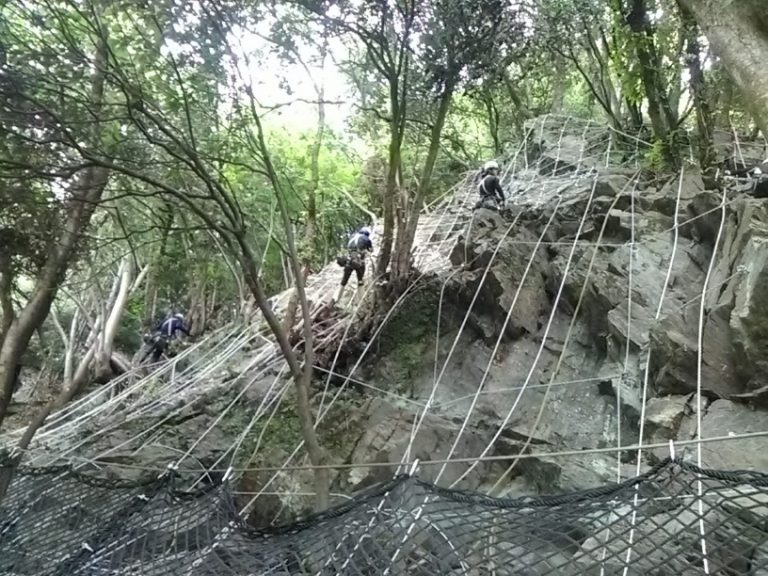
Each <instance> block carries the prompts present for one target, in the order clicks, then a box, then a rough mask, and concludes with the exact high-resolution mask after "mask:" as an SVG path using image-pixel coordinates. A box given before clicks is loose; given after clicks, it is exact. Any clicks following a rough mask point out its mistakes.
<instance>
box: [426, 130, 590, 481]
mask: <svg viewBox="0 0 768 576" xmlns="http://www.w3.org/2000/svg"><path fill="white" fill-rule="evenodd" d="M587 126H589V123H588V124H587ZM560 138H561V139H562V132H561V135H560ZM582 141H584V140H583V139H582ZM581 162H582V157H581V155H580V157H579V164H578V165H577V171H578V169H579V168H580V167H581ZM596 187H597V176H596V175H595V176H594V177H593V182H592V187H591V189H590V194H589V198H588V200H587V204H586V207H585V210H584V213H583V215H582V218H581V220H580V222H579V228H578V231H577V232H576V234H575V240H577V239H578V238H579V236H580V235H581V231H582V230H583V227H584V223H585V222H586V219H587V216H588V214H589V208H590V206H591V204H592V199H593V197H594V194H595V188H596ZM561 202H562V194H561V195H559V196H558V201H557V204H556V205H555V207H554V209H553V211H552V215H551V216H550V219H549V220H548V221H547V225H546V226H545V228H544V230H543V231H542V234H541V236H540V237H539V239H543V238H544V237H545V234H546V232H547V230H548V228H549V226H550V225H551V223H552V221H553V219H554V217H555V214H556V213H557V211H558V209H559V207H560V204H561ZM538 248H539V246H538V245H537V246H536V247H535V248H534V250H533V252H532V254H531V258H530V259H529V260H528V263H527V265H526V269H525V272H524V273H523V277H522V278H521V279H520V283H519V285H518V288H517V290H516V292H515V296H514V298H513V303H512V304H511V305H510V309H509V312H508V313H507V316H506V318H505V319H504V324H503V326H502V328H501V330H500V331H499V336H498V337H497V339H496V344H495V346H494V349H493V352H492V354H491V357H490V359H489V361H488V364H487V365H486V368H485V371H484V373H483V378H482V379H481V381H480V384H479V386H478V389H477V392H476V394H475V398H474V399H473V401H472V404H471V406H470V408H469V410H468V412H467V415H466V417H465V418H464V421H463V422H462V425H461V428H460V429H459V433H458V434H457V436H456V439H455V440H454V442H453V444H452V445H451V449H450V451H449V454H448V459H450V457H451V456H452V455H453V453H454V451H455V449H456V447H457V446H458V443H459V441H460V440H461V437H462V436H463V434H464V431H465V430H466V427H467V424H468V423H469V419H470V417H471V414H472V412H473V411H474V409H475V406H476V404H477V399H478V398H479V392H480V390H481V388H482V386H483V385H484V383H485V380H486V378H487V376H488V374H489V372H490V368H491V363H492V362H493V359H494V358H495V357H496V354H497V352H498V348H499V346H500V344H501V340H502V338H503V336H504V332H505V330H506V327H507V325H508V323H509V320H510V318H511V314H512V311H513V310H514V306H515V304H516V303H517V298H518V297H519V294H520V291H521V290H522V287H523V284H524V283H525V279H526V278H527V276H528V272H529V271H530V267H531V264H532V263H533V259H534V257H535V255H536V252H537V251H538ZM575 250H576V242H574V244H573V245H572V247H571V251H570V254H569V257H568V261H567V263H566V267H565V270H564V272H563V279H562V281H561V284H560V288H559V290H558V294H557V297H556V298H555V301H554V303H553V305H552V313H551V314H550V317H549V321H548V322H547V327H546V329H545V331H544V336H543V337H542V341H541V345H540V346H539V349H538V352H537V354H536V358H535V359H534V361H533V364H532V365H531V369H530V371H529V372H528V375H527V376H526V379H525V381H524V382H523V385H522V387H521V389H520V391H519V392H518V394H517V397H516V399H515V401H514V403H513V405H512V408H511V409H510V410H509V411H508V413H507V415H506V417H505V418H504V421H503V423H502V424H501V426H499V428H498V430H497V431H496V433H495V434H494V436H493V438H492V439H491V441H490V442H489V443H488V444H487V445H486V447H485V448H484V450H483V453H482V456H484V455H485V454H486V453H487V452H488V451H489V450H490V449H491V447H492V446H493V444H494V443H495V442H496V440H498V438H499V436H500V435H501V433H502V431H503V429H504V427H505V426H506V425H507V423H508V422H509V419H510V418H511V417H512V414H513V413H514V411H515V409H516V408H517V405H518V403H519V401H520V399H521V398H522V395H523V393H524V392H525V389H526V387H527V386H528V384H529V383H530V379H531V376H532V374H533V371H534V370H535V368H536V365H537V364H538V361H539V359H540V357H541V353H542V351H543V350H544V346H545V345H546V341H547V337H548V335H549V330H550V328H551V326H552V321H553V320H554V316H555V313H556V311H557V307H558V304H559V301H560V296H561V295H562V290H563V288H564V286H565V281H566V278H567V276H568V270H569V267H570V265H571V261H572V259H573V254H574V252H575ZM475 466H476V464H473V465H471V466H470V467H469V468H468V469H467V470H466V471H464V473H462V474H461V476H459V478H458V479H457V480H455V481H454V482H453V484H452V486H455V485H456V484H457V483H458V482H460V481H461V480H463V479H464V478H466V476H467V475H468V474H469V473H470V472H471V471H472V470H474V468H475ZM445 469H446V465H443V466H442V467H441V469H440V471H439V472H438V475H437V478H436V479H435V482H437V481H438V480H439V479H440V478H441V477H442V474H443V473H444V472H445Z"/></svg>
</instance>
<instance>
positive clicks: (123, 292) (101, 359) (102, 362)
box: [96, 255, 134, 380]
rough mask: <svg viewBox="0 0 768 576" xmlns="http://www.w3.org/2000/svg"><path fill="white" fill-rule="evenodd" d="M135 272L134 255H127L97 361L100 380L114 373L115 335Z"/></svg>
mask: <svg viewBox="0 0 768 576" xmlns="http://www.w3.org/2000/svg"><path fill="white" fill-rule="evenodd" d="M133 274H134V266H133V257H132V256H131V255H128V256H125V257H124V258H123V261H122V262H121V263H120V269H119V270H118V278H117V282H118V289H117V295H116V296H115V298H114V301H112V302H110V304H111V306H112V308H111V310H110V311H109V316H107V319H106V321H105V323H104V334H103V337H102V345H101V347H100V350H99V354H98V358H97V361H96V362H97V365H96V373H97V374H98V375H99V376H98V379H100V380H103V379H105V378H106V379H107V380H108V379H109V377H110V376H111V375H112V368H111V360H112V352H113V348H114V344H115V336H116V335H117V330H118V329H119V328H120V320H122V318H123V313H124V312H125V307H126V305H127V304H128V297H129V296H130V290H131V285H132V283H133Z"/></svg>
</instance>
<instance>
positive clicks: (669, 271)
mask: <svg viewBox="0 0 768 576" xmlns="http://www.w3.org/2000/svg"><path fill="white" fill-rule="evenodd" d="M684 178H685V168H684V167H683V168H681V170H680V180H679V182H678V187H677V199H676V200H675V215H674V222H675V224H674V226H672V230H671V231H672V232H673V233H674V237H673V241H672V253H671V254H670V256H669V264H668V265H667V273H666V275H665V276H664V283H663V284H662V286H661V294H660V295H659V304H658V305H657V306H656V314H655V315H654V317H653V319H654V322H658V321H659V319H660V318H661V311H662V309H663V308H664V297H665V296H666V294H667V287H668V286H669V280H670V278H671V276H672V269H673V268H674V265H675V256H676V255H677V246H678V241H679V238H680V232H679V231H680V226H678V219H679V214H680V196H681V194H682V190H683V181H684ZM650 369H651V347H650V346H649V347H648V352H647V354H646V356H645V369H644V370H643V391H642V394H641V398H640V430H639V438H638V441H637V442H638V448H637V456H636V462H637V464H636V467H635V476H640V471H641V470H642V465H643V439H644V437H645V414H646V407H647V405H648V380H649V377H650ZM639 497H640V493H639V488H638V487H635V495H634V497H633V506H632V516H631V518H630V522H629V525H630V530H629V542H628V546H627V555H626V556H625V558H624V568H623V570H622V576H627V572H628V571H629V563H630V560H631V558H632V547H633V544H634V539H635V526H636V522H637V502H638V498H639Z"/></svg>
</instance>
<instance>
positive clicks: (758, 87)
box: [680, 0, 768, 135]
mask: <svg viewBox="0 0 768 576" xmlns="http://www.w3.org/2000/svg"><path fill="white" fill-rule="evenodd" d="M680 3H681V4H682V5H683V6H685V7H686V8H688V10H690V12H691V14H693V16H694V18H696V21H697V22H698V23H699V26H701V29H702V30H703V31H704V34H706V36H707V38H708V40H709V42H710V45H711V46H712V51H713V52H714V53H715V54H716V55H717V56H718V57H719V58H720V59H721V60H722V61H723V63H724V64H725V66H724V67H725V69H726V70H727V72H728V74H729V75H730V76H731V77H732V78H733V80H734V82H735V84H736V86H737V87H738V88H739V90H740V91H741V93H742V94H743V96H744V101H745V103H746V105H747V107H748V108H749V109H750V111H751V112H752V115H753V116H754V119H755V122H756V123H757V125H758V126H759V128H760V130H761V131H762V132H763V135H768V66H766V63H767V62H768V11H767V10H766V5H765V0H680Z"/></svg>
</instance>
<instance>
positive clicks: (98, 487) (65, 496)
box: [0, 460, 768, 576]
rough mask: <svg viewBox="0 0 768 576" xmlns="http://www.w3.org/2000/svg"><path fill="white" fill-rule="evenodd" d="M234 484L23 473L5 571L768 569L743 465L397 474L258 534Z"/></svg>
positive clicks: (766, 504) (5, 528)
mask: <svg viewBox="0 0 768 576" xmlns="http://www.w3.org/2000/svg"><path fill="white" fill-rule="evenodd" d="M229 488H230V487H229V486H228V485H227V483H226V482H225V483H223V484H219V485H217V486H211V487H208V488H206V489H205V490H202V491H199V492H195V493H189V492H180V491H177V490H175V489H174V481H173V477H172V475H166V476H165V477H164V478H159V479H157V480H155V481H152V482H147V483H143V484H137V483H126V482H120V481H114V480H102V479H94V478H89V477H87V476H83V475H81V474H76V473H73V472H71V471H69V470H68V469H67V468H63V467H62V468H55V469H53V468H49V469H38V470H35V469H22V470H20V472H19V473H18V474H17V475H16V477H15V479H14V481H13V483H12V484H11V487H10V489H9V492H8V494H7V496H6V498H5V499H4V500H3V502H2V504H1V505H0V574H4V575H5V574H8V575H10V574H17V575H21V574H24V575H27V574H29V575H32V574H34V575H49V574H50V575H54V574H57V575H86V574H87V575H96V574H98V575H107V574H115V575H117V574H121V575H166V574H169V575H170V574H174V575H175V574H180V575H181V574H183V575H203V574H204V575H214V574H215V575H226V574H241V575H262V574H272V575H287V574H314V575H335V574H345V575H346V574H350V575H351V574H355V575H373V574H415V575H428V574H435V575H454V574H455V575H459V574H462V575H486V574H487V575H491V574H496V575H504V574H516V575H522V574H525V575H544V574H565V575H571V574H572V575H576V574H595V575H598V574H625V573H631V574H643V575H644V576H647V575H655V576H661V575H670V576H671V575H687V574H703V573H709V574H723V575H725V574H729V575H735V574H749V575H755V576H759V575H765V574H768V476H765V475H762V474H756V473H751V472H716V471H708V470H701V469H698V468H696V467H694V466H692V465H690V464H687V463H683V462H679V461H672V460H667V461H665V462H663V463H661V464H660V465H658V466H657V467H656V468H654V469H653V470H652V471H650V472H649V473H648V474H646V475H644V476H640V477H638V478H636V479H633V480H631V481H628V482H626V483H624V484H620V485H614V486H606V487H603V488H598V489H594V490H589V491H586V492H580V493H574V494H568V495H564V496H555V497H542V498H535V499H531V498H521V499H494V498H489V497H486V496H483V495H480V494H477V493H470V492H464V491H456V490H447V489H444V488H439V487H437V486H434V485H432V484H429V483H426V482H423V481H420V480H418V479H416V478H413V477H409V476H400V477H397V478H395V479H394V480H392V481H391V482H389V483H387V484H384V485H379V486H376V487H374V488H371V489H369V490H368V491H367V492H365V493H363V494H359V495H358V496H356V497H355V498H354V499H352V500H350V501H349V502H347V503H345V504H343V505H341V506H338V507H335V508H332V509H330V510H328V511H327V512H324V513H322V514H320V515H317V516H313V517H311V518H309V519H307V520H305V521H302V522H299V523H295V524H292V525H288V526H284V527H280V528H274V529H269V530H260V531H257V530H253V529H251V528H249V527H248V526H246V525H244V524H243V523H242V522H240V520H239V519H238V517H237V514H236V511H235V507H234V505H233V502H232V496H231V492H230V489H229ZM699 495H700V496H699ZM702 534H703V537H702ZM703 550H704V551H703ZM625 570H626V572H625Z"/></svg>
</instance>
